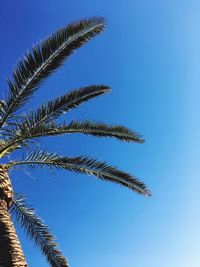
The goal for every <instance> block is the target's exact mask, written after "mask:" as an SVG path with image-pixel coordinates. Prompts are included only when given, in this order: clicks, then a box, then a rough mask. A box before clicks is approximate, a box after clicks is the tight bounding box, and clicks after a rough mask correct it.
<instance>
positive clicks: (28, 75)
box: [0, 17, 105, 128]
mask: <svg viewBox="0 0 200 267" xmlns="http://www.w3.org/2000/svg"><path fill="white" fill-rule="evenodd" d="M104 27H105V21H104V19H103V18H101V17H95V18H91V19H85V20H81V21H80V22H77V23H73V24H70V25H68V26H67V27H65V28H62V29H59V30H58V31H56V32H55V33H54V34H52V35H51V36H50V37H48V38H47V39H45V40H44V41H42V42H41V43H40V44H38V45H35V46H34V47H33V48H32V50H31V51H28V52H27V53H26V54H25V56H24V57H23V59H21V60H20V61H19V62H18V64H17V65H16V67H15V69H14V72H13V79H12V80H10V79H8V86H9V89H10V92H9V96H8V97H7V99H6V100H5V103H4V104H5V111H3V114H2V116H1V121H0V128H1V127H2V126H3V125H4V124H5V122H6V121H7V120H8V119H10V118H11V117H12V115H13V114H14V113H15V112H16V111H17V110H18V109H19V108H20V107H21V106H22V105H23V104H24V103H25V102H26V101H27V100H28V99H29V98H30V97H31V96H32V94H33V93H34V92H35V91H36V89H37V88H38V87H39V85H40V84H41V83H42V82H43V81H44V80H45V79H46V78H47V77H48V76H49V75H51V74H52V73H53V72H54V71H55V70H57V69H58V68H59V67H60V66H61V65H62V64H63V62H64V60H65V59H66V58H67V57H69V56H70V55H71V54H72V53H73V52H74V51H75V50H76V49H77V48H79V47H81V46H82V45H83V44H85V43H86V42H88V41H89V40H90V39H91V38H93V37H95V36H96V35H98V34H99V33H100V32H101V31H102V30H103V29H104Z"/></svg>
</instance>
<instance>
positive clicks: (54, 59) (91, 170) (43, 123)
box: [0, 17, 150, 267]
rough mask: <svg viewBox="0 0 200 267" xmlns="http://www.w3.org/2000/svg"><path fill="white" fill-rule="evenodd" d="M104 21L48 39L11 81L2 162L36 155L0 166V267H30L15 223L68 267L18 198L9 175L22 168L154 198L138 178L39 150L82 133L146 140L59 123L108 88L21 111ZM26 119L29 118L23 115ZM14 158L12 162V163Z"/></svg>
mask: <svg viewBox="0 0 200 267" xmlns="http://www.w3.org/2000/svg"><path fill="white" fill-rule="evenodd" d="M104 27H105V21H104V19H103V18H102V17H94V18H91V19H84V20H81V21H79V22H76V23H72V24H70V25H68V26H67V27H64V28H62V29H59V30H58V31H56V32H55V33H54V34H52V35H51V36H50V37H48V38H47V39H45V40H43V41H42V42H40V43H39V44H37V45H36V46H34V47H33V48H32V50H29V51H28V52H27V53H26V54H25V56H24V57H23V59H21V60H20V61H19V62H18V64H17V65H16V67H15V68H14V71H13V77H12V78H11V79H8V80H7V83H8V92H7V93H6V94H5V95H6V97H5V99H4V100H2V101H0V130H1V140H0V157H1V158H5V157H6V156H7V155H8V154H10V153H12V152H14V151H16V150H22V149H25V150H27V148H29V149H28V150H27V151H30V149H31V150H32V152H31V153H29V154H28V152H27V154H28V155H27V156H25V157H22V158H21V159H15V160H12V161H11V160H9V161H8V160H7V158H8V157H6V161H3V162H7V163H4V164H3V163H2V164H1V165H0V266H3V267H6V266H9V267H11V266H27V263H26V259H25V256H24V254H23V251H22V248H21V245H20V242H19V240H18V236H17V234H16V232H15V228H14V225H13V222H12V219H11V215H12V216H15V217H16V221H17V222H19V224H20V226H21V227H22V228H23V229H24V230H25V232H26V234H27V236H29V237H30V238H31V239H32V240H33V241H34V242H35V243H36V245H37V246H38V247H39V248H40V249H41V251H42V253H43V254H44V255H45V256H46V258H47V260H48V262H49V264H50V265H51V266H53V267H61V266H62V267H64V266H69V264H68V262H67V260H66V258H65V257H64V256H63V254H62V252H61V251H60V250H59V248H58V245H57V244H56V242H55V238H54V237H53V235H52V234H51V233H50V230H49V228H48V227H47V226H46V225H45V224H44V223H43V221H42V219H41V218H40V217H38V215H37V214H36V212H35V210H34V209H33V208H32V207H30V206H29V205H27V202H26V197H25V196H24V195H19V194H16V193H14V190H13V187H12V183H11V180H10V178H9V171H10V170H11V169H15V168H16V167H17V166H19V165H23V166H24V167H25V166H29V167H34V166H46V167H48V168H56V169H64V170H67V171H72V172H77V173H83V174H90V175H94V176H96V177H98V178H99V179H101V180H104V181H111V182H114V183H118V184H120V185H122V186H125V187H127V188H129V189H131V190H132V191H134V192H137V193H139V194H142V195H144V196H150V191H149V190H148V189H147V188H146V186H145V184H144V183H143V182H141V181H139V180H138V179H137V178H135V177H134V176H132V175H130V174H128V173H125V172H123V171H120V170H118V169H117V168H116V167H112V166H109V165H108V164H106V163H105V162H100V161H98V160H96V159H93V158H90V157H87V156H85V157H83V156H77V157H67V156H59V155H57V154H56V153H50V152H47V151H45V150H38V149H35V150H34V144H35V142H36V141H39V139H40V137H47V136H53V135H61V134H70V133H82V134H86V135H93V136H97V137H114V138H117V139H119V140H122V141H125V142H136V143H143V142H144V140H143V139H142V137H141V136H140V135H139V134H138V133H135V132H133V131H131V130H129V129H127V128H125V127H123V126H119V125H107V124H105V123H97V122H93V121H71V122H62V123H60V122H59V123H58V121H57V119H58V118H59V116H60V115H61V114H63V113H65V112H67V111H69V110H71V109H73V108H76V107H78V106H79V105H80V104H82V103H84V102H86V101H88V100H90V99H92V98H94V97H97V96H100V95H103V94H106V93H108V92H110V88H109V87H108V86H106V85H90V86H87V87H83V88H78V89H74V90H72V91H70V92H68V93H66V94H65V95H63V96H60V97H57V98H55V99H54V100H51V101H48V102H45V103H43V104H42V105H41V106H40V107H38V108H37V109H36V110H33V111H27V112H26V113H25V112H24V111H23V112H22V109H21V108H22V107H23V105H24V104H25V103H26V102H27V101H28V100H29V99H30V98H31V97H32V95H33V94H34V93H35V91H36V90H37V89H38V88H39V86H40V85H41V84H42V83H43V82H44V81H45V79H46V78H47V77H48V76H50V75H51V74H52V73H53V72H54V71H56V70H57V69H58V68H59V67H60V66H61V65H62V64H63V62H64V60H65V59H67V58H68V57H69V56H70V55H71V54H73V52H74V51H75V50H76V49H77V48H79V47H81V46H82V45H83V44H85V43H87V42H88V41H89V40H90V39H92V38H93V37H95V36H97V35H98V34H99V33H101V32H102V31H103V29H104ZM24 114H25V115H24ZM8 159H9V158H8Z"/></svg>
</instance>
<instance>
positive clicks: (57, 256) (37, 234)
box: [11, 194, 69, 267]
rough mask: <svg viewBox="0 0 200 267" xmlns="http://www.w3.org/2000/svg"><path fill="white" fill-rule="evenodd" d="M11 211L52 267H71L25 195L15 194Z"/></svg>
mask: <svg viewBox="0 0 200 267" xmlns="http://www.w3.org/2000/svg"><path fill="white" fill-rule="evenodd" d="M11 213H12V214H13V215H14V216H15V218H16V220H17V222H18V223H19V224H20V226H21V227H22V228H23V230H24V231H25V233H26V234H27V236H29V237H30V238H31V239H32V240H33V241H34V242H35V244H36V245H37V246H38V247H39V248H40V249H41V251H42V253H43V254H44V256H46V258H47V261H48V262H49V263H50V265H51V266H52V267H69V264H68V262H67V259H66V258H65V257H64V256H63V254H62V252H61V251H60V250H59V249H58V245H57V243H56V240H55V237H54V236H53V235H52V234H51V233H50V229H49V228H48V226H46V225H45V224H44V223H43V221H42V220H41V218H40V217H39V216H38V215H37V214H36V212H35V210H34V209H33V208H32V207H30V205H28V204H27V203H26V198H25V196H24V195H21V194H15V199H14V200H13V205H12V207H11Z"/></svg>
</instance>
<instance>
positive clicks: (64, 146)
mask: <svg viewBox="0 0 200 267" xmlns="http://www.w3.org/2000/svg"><path fill="white" fill-rule="evenodd" d="M199 12H200V3H199V1H195V0H190V1H189V0H180V1H179V0H173V1H172V0H168V1H165V0H160V1H159V0H151V1H149V0H140V1H136V0H132V1H131V0H124V1H114V0H110V1H105V0H101V1H98V0H93V1H89V0H81V1H80V0H79V1H78V0H73V1H66V0H65V1H64V0H57V1H54V0H51V1H47V0H43V1H39V0H35V1H28V0H26V1H25V0H18V1H11V0H7V1H6V2H5V1H1V2H0V33H1V42H0V88H1V92H2V93H1V97H3V94H4V91H3V90H4V89H5V88H6V83H5V78H6V76H7V75H9V74H11V72H12V69H13V67H14V65H15V63H16V62H17V60H18V59H19V57H20V56H22V55H23V53H24V52H25V51H26V49H28V48H31V47H32V45H33V44H34V43H36V42H37V41H39V40H40V39H43V38H44V37H46V36H48V35H49V34H50V33H52V32H53V31H55V30H56V29H57V28H59V27H61V26H64V25H66V24H67V23H69V22H72V21H76V20H78V19H81V18H83V17H91V16H95V15H101V16H104V17H105V18H106V19H107V25H108V27H107V28H106V31H105V32H104V33H103V34H102V35H100V36H98V37H97V38H95V39H94V40H92V41H91V42H89V43H88V44H87V45H85V46H84V47H82V48H81V49H79V50H78V51H77V52H76V53H75V54H74V55H73V56H72V57H71V58H70V59H69V60H68V61H67V62H66V64H65V65H64V67H62V68H61V69H60V70H59V71H58V72H57V73H56V74H55V75H53V76H52V77H50V78H49V79H48V81H47V82H46V83H45V84H44V85H43V86H42V88H41V90H40V91H38V92H37V93H36V94H35V97H34V98H33V99H32V101H31V104H30V105H28V106H27V108H32V107H35V106H37V105H39V104H40V103H41V102H42V101H43V100H48V99H52V98H53V97H55V96H58V95H62V94H64V93H65V92H66V91H68V90H70V89H73V88H76V87H80V86H85V85H89V84H93V83H103V84H108V85H110V86H111V87H112V93H111V94H109V95H105V96H102V97H99V98H96V99H94V100H92V101H90V102H88V103H85V104H84V105H82V106H81V107H80V108H78V109H76V110H74V111H71V112H70V113H67V114H66V115H65V116H64V117H65V119H66V120H67V121H70V120H71V119H92V120H97V121H105V122H107V123H112V124H114V123H117V124H118V123H120V124H123V125H125V126H128V127H130V128H131V129H135V130H137V131H139V132H141V133H142V134H143V135H144V137H145V139H146V143H145V144H143V145H139V144H126V143H122V142H119V141H116V140H111V139H97V138H94V137H88V136H81V135H72V136H62V137H56V138H47V139H43V143H42V144H41V145H40V146H41V147H45V148H47V149H48V150H49V151H52V152H54V151H55V152H58V153H59V154H61V155H69V156H73V155H74V156H76V155H83V154H84V155H90V156H93V157H98V158H99V159H100V160H106V161H107V162H108V163H110V164H112V165H115V166H118V167H119V168H121V169H123V170H126V171H128V172H131V173H133V174H135V175H136V176H137V177H139V178H140V179H141V180H143V181H144V182H145V183H146V184H147V185H148V186H149V187H150V189H151V190H152V192H153V197H152V198H150V199H146V198H143V197H141V196H139V195H136V194H133V193H132V192H130V191H128V190H126V189H124V188H121V187H119V186H117V185H115V184H111V183H103V182H101V181H98V180H97V179H96V178H95V177H92V176H83V175H75V174H72V173H65V172H55V175H51V174H50V173H49V171H48V170H46V171H44V170H38V171H30V170H27V171H23V170H21V171H18V172H14V171H13V172H12V173H11V177H12V181H13V186H14V188H15V191H16V192H23V193H25V194H26V195H27V198H28V200H29V201H30V202H31V204H32V206H34V207H36V208H37V211H38V214H39V215H41V217H42V218H43V219H44V220H45V222H46V223H47V224H48V225H49V226H50V227H51V228H52V231H53V233H54V234H55V235H56V237H57V239H58V241H59V244H60V248H61V249H62V251H63V252H64V254H65V255H66V256H67V257H68V259H69V262H70V264H71V266H76V267H86V266H87V267H89V266H91V267H93V266H95V267H100V266H101V267H102V266H103V267H112V266H115V267H121V266H126V267H133V266H137V267H144V266H145V267H146V266H148V267H160V266H162V267H169V266H170V267H191V266H192V267H199V265H200V256H199V246H200V228H199V223H200V216H199V202H200V194H199V188H200V179H199V171H200V170H199V164H198V162H199V148H200V141H199V136H200V127H199V100H200V93H199V91H200V90H199V88H200V75H199V72H200V18H199ZM2 89H3V90H2ZM17 230H18V232H19V235H20V239H21V241H22V244H23V248H24V251H25V254H26V256H27V261H28V263H29V266H30V267H33V266H34V267H35V266H39V267H45V266H48V264H47V263H46V261H45V259H44V258H43V257H42V256H41V254H40V253H39V252H38V249H36V248H35V246H33V245H32V243H31V242H30V241H29V240H27V239H26V237H25V236H24V234H23V232H22V231H20V229H17Z"/></svg>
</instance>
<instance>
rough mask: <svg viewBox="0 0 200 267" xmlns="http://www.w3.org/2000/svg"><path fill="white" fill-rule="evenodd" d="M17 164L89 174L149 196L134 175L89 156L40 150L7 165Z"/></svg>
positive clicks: (143, 185)
mask: <svg viewBox="0 0 200 267" xmlns="http://www.w3.org/2000/svg"><path fill="white" fill-rule="evenodd" d="M17 165H27V166H30V167H34V166H36V165H38V166H41V167H42V166H47V167H49V168H56V169H64V170H67V171H72V172H76V173H82V174H90V175H94V176H96V177H97V178H99V179H101V180H103V181H110V182H113V183H117V184H119V185H121V186H124V187H126V188H128V189H130V190H132V191H134V192H136V193H139V194H141V195H144V196H151V193H150V191H149V190H148V188H147V187H146V185H145V184H144V183H143V182H142V181H140V180H138V179H137V178H136V177H134V176H132V175H130V174H128V173H126V172H123V171H121V170H119V169H117V168H116V167H113V166H110V165H108V164H106V163H105V162H100V161H97V160H96V159H93V158H90V157H84V156H79V157H60V156H58V155H57V154H55V153H49V152H46V151H44V150H41V151H34V152H32V153H31V154H29V155H28V156H27V157H26V158H25V159H24V160H21V161H16V162H10V163H9V164H8V165H7V167H8V168H12V167H14V166H17Z"/></svg>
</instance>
